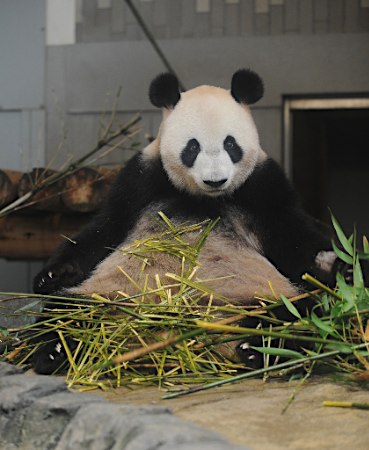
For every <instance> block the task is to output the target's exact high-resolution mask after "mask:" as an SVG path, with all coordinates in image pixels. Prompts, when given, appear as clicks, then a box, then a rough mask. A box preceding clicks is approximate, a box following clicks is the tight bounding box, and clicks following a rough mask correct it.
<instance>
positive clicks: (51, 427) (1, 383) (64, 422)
mask: <svg viewBox="0 0 369 450" xmlns="http://www.w3.org/2000/svg"><path fill="white" fill-rule="evenodd" d="M0 436H1V445H2V446H1V448H2V449H3V448H4V449H6V450H13V449H18V448H23V449H27V450H40V449H42V450H53V449H55V450H72V449H73V450H95V449H96V450H108V449H116V450H118V449H119V450H120V449H126V450H149V449H156V448H160V449H161V450H172V449H178V450H193V449H197V450H241V449H242V448H244V447H240V446H238V445H233V444H231V443H229V442H228V441H227V440H226V439H225V438H223V437H221V436H220V435H218V434H216V433H213V432H211V431H208V430H206V429H202V428H199V427H197V426H196V425H194V424H192V423H190V422H186V421H184V420H181V419H178V418H177V417H175V416H173V415H172V414H171V412H170V410H169V409H168V408H167V407H162V406H151V405H115V404H112V403H110V402H108V401H106V400H103V399H102V398H101V397H100V396H98V395H93V394H79V393H72V392H70V391H69V390H68V389H67V387H66V385H65V381H64V380H63V379H62V378H57V377H52V376H41V375H34V374H22V373H21V369H19V368H16V367H12V366H9V365H7V364H4V363H0Z"/></svg>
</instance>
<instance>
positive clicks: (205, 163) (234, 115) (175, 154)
mask: <svg viewBox="0 0 369 450" xmlns="http://www.w3.org/2000/svg"><path fill="white" fill-rule="evenodd" d="M149 95H150V100H151V102H152V104H153V105H155V106H157V107H159V108H162V110H163V122H162V124H161V127H160V132H159V136H158V138H157V140H156V142H155V144H154V145H156V147H155V148H156V149H157V151H158V152H159V153H160V157H161V159H162V162H163V166H164V169H165V171H166V172H167V174H168V176H169V178H170V179H171V181H172V183H173V184H174V185H175V186H176V187H177V188H179V189H181V190H185V191H187V192H190V193H192V194H196V195H199V194H200V195H209V196H219V195H225V194H230V193H232V192H233V191H234V190H235V189H237V188H238V187H239V186H241V184H243V183H244V182H245V180H246V179H247V177H248V176H249V175H250V174H251V172H252V171H253V170H254V168H255V165H256V163H257V161H258V160H260V159H264V158H265V154H264V152H263V151H262V150H261V148H260V144H259V137H258V133H257V130H256V127H255V124H254V121H253V119H252V116H251V113H250V110H249V108H248V105H250V104H252V103H255V102H256V101H258V100H259V99H260V98H261V97H262V95H263V83H262V80H261V79H260V77H259V76H258V75H257V74H256V73H254V72H252V71H250V70H239V71H238V72H236V73H235V74H234V75H233V77H232V82H231V89H230V91H229V90H226V89H221V88H218V87H214V86H200V87H197V88H194V89H191V90H189V91H187V92H180V89H179V84H178V80H177V78H176V77H175V76H174V75H172V74H169V73H165V74H162V75H159V76H158V77H157V78H155V79H154V80H153V81H152V83H151V86H150V93H149Z"/></svg>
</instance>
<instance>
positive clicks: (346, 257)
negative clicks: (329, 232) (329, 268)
mask: <svg viewBox="0 0 369 450" xmlns="http://www.w3.org/2000/svg"><path fill="white" fill-rule="evenodd" d="M332 247H333V250H334V252H335V254H336V255H337V256H338V257H339V258H340V259H341V260H342V261H344V262H345V263H347V264H351V265H352V264H353V263H354V260H353V258H352V256H350V255H347V254H346V253H344V252H343V251H342V250H340V249H339V248H338V247H337V246H336V244H335V243H334V241H333V240H332Z"/></svg>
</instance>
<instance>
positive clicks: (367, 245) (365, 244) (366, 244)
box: [363, 236, 369, 255]
mask: <svg viewBox="0 0 369 450" xmlns="http://www.w3.org/2000/svg"><path fill="white" fill-rule="evenodd" d="M363 249H364V253H366V254H368V255H369V242H368V239H367V237H366V236H363Z"/></svg>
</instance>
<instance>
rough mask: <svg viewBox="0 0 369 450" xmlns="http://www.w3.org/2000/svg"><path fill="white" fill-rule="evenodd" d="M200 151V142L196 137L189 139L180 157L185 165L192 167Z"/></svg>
mask: <svg viewBox="0 0 369 450" xmlns="http://www.w3.org/2000/svg"><path fill="white" fill-rule="evenodd" d="M199 153H200V144H199V142H198V141H197V140H196V139H190V140H189V141H188V142H187V144H186V147H185V148H184V149H183V150H182V153H181V159H182V162H183V164H184V165H185V166H187V167H192V166H193V165H194V164H195V161H196V158H197V155H198V154H199Z"/></svg>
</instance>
